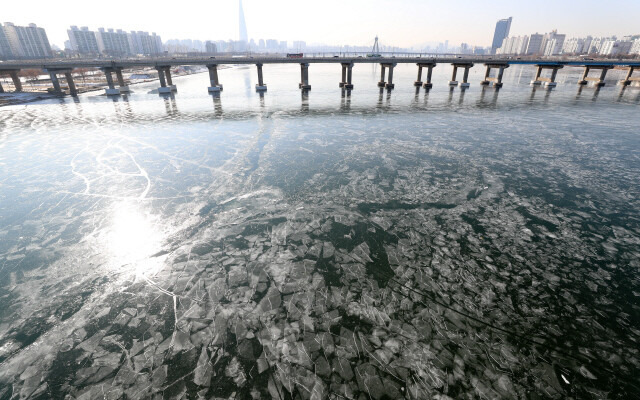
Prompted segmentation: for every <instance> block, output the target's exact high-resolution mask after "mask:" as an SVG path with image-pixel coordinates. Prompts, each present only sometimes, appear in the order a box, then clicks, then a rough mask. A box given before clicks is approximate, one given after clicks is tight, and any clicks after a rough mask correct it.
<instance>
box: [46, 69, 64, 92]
mask: <svg viewBox="0 0 640 400" xmlns="http://www.w3.org/2000/svg"><path fill="white" fill-rule="evenodd" d="M49 77H50V78H51V84H53V91H54V92H55V93H56V94H64V93H63V92H62V88H61V87H60V81H59V80H58V74H57V72H55V71H50V72H49Z"/></svg>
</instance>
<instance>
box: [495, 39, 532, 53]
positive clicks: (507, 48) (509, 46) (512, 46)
mask: <svg viewBox="0 0 640 400" xmlns="http://www.w3.org/2000/svg"><path fill="white" fill-rule="evenodd" d="M528 45H529V36H514V37H508V38H505V39H504V40H503V41H502V46H500V48H499V49H497V50H496V54H512V55H520V54H526V52H527V47H528Z"/></svg>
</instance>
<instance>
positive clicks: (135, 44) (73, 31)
mask: <svg viewBox="0 0 640 400" xmlns="http://www.w3.org/2000/svg"><path fill="white" fill-rule="evenodd" d="M67 34H68V35H69V40H68V41H67V42H66V43H65V47H66V49H67V51H68V52H71V53H73V54H76V55H81V56H91V55H107V56H117V57H122V56H134V55H154V54H160V53H162V52H163V47H162V40H161V39H160V36H158V35H156V34H155V32H154V33H151V34H149V33H148V32H142V31H131V32H125V31H123V30H122V29H118V30H114V29H104V28H99V29H98V30H97V31H91V30H89V28H88V27H86V26H83V27H81V28H78V27H77V26H72V27H71V28H70V29H69V30H67Z"/></svg>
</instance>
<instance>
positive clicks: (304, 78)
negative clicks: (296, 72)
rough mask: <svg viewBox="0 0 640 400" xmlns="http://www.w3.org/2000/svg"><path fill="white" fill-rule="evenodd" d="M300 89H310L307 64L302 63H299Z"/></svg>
mask: <svg viewBox="0 0 640 400" xmlns="http://www.w3.org/2000/svg"><path fill="white" fill-rule="evenodd" d="M299 87H300V89H302V90H303V91H307V90H311V85H309V64H308V63H302V64H300V85H299Z"/></svg>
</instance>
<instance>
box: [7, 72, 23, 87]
mask: <svg viewBox="0 0 640 400" xmlns="http://www.w3.org/2000/svg"><path fill="white" fill-rule="evenodd" d="M9 75H11V80H12V81H13V87H14V88H16V92H22V82H20V77H19V76H18V71H10V72H9Z"/></svg>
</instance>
